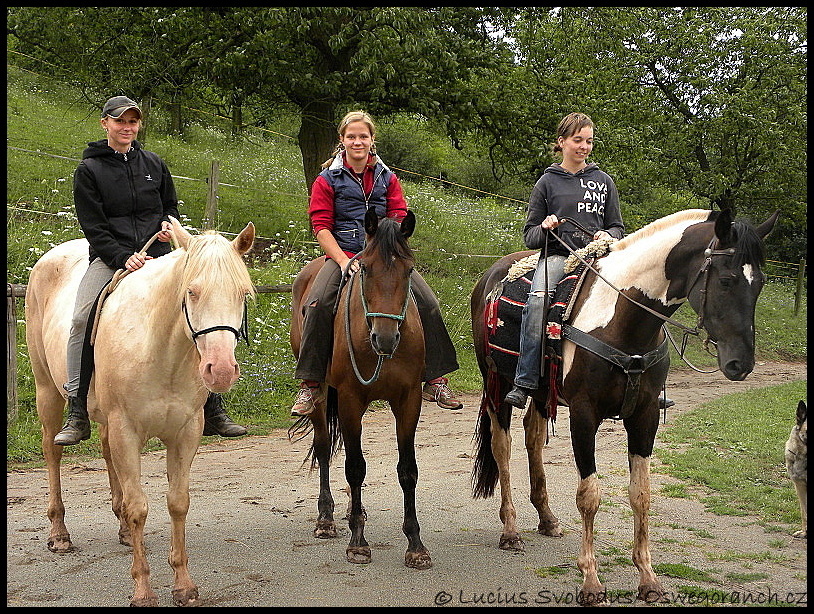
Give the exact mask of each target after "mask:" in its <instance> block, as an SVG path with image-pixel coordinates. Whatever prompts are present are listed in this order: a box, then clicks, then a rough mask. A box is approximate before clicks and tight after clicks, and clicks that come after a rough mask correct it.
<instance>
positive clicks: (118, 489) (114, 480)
mask: <svg viewBox="0 0 814 614" xmlns="http://www.w3.org/2000/svg"><path fill="white" fill-rule="evenodd" d="M99 441H100V442H101V444H102V456H103V457H104V459H105V464H106V465H107V479H108V483H109V484H110V500H111V507H112V509H113V513H114V514H115V515H116V518H118V520H119V543H120V544H123V545H125V546H132V545H133V538H132V536H131V534H130V528H129V527H128V526H127V522H125V520H124V516H123V514H122V485H121V483H120V482H119V476H118V475H117V474H116V467H115V466H114V465H113V458H112V456H111V454H110V442H108V439H107V425H106V424H100V425H99Z"/></svg>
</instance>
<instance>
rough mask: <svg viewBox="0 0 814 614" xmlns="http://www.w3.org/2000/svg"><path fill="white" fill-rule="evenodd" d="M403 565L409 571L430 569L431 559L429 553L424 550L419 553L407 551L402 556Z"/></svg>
mask: <svg viewBox="0 0 814 614" xmlns="http://www.w3.org/2000/svg"><path fill="white" fill-rule="evenodd" d="M404 564H405V565H406V566H407V567H410V568H411V569H429V568H430V567H432V559H431V558H430V553H429V552H428V551H426V550H422V551H421V552H410V551H409V550H408V551H407V552H406V553H405V555H404Z"/></svg>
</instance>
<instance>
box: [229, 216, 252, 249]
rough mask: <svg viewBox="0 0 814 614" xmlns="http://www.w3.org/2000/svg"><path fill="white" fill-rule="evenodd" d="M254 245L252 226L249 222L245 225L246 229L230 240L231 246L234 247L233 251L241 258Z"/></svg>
mask: <svg viewBox="0 0 814 614" xmlns="http://www.w3.org/2000/svg"><path fill="white" fill-rule="evenodd" d="M253 244H254V224H252V223H251V222H249V223H248V224H246V228H244V229H243V230H241V231H240V234H239V235H237V236H236V237H235V238H234V239H233V240H232V245H233V246H234V248H235V250H236V251H237V253H238V254H240V255H241V256H242V255H243V254H245V253H246V252H247V251H249V250H250V249H251V248H252V245H253Z"/></svg>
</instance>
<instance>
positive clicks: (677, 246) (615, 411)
mask: <svg viewBox="0 0 814 614" xmlns="http://www.w3.org/2000/svg"><path fill="white" fill-rule="evenodd" d="M776 220H777V213H775V214H774V215H773V216H772V217H770V218H769V219H768V220H766V221H765V222H764V223H763V224H761V225H760V226H759V227H757V228H755V227H753V226H751V225H749V224H747V223H745V222H740V221H733V219H732V215H731V213H730V212H729V211H720V212H717V211H715V212H711V211H707V210H689V211H682V212H679V213H675V214H672V215H669V216H667V217H664V218H662V219H659V220H656V221H655V222H653V223H651V224H649V225H647V226H645V227H644V228H642V229H641V230H639V231H637V232H635V233H633V234H631V235H629V236H628V237H626V238H624V239H622V240H620V241H618V242H617V243H615V244H614V245H613V246H612V247H611V250H610V252H609V253H608V255H607V256H605V257H603V258H600V259H598V260H596V261H595V263H594V265H593V270H589V271H588V273H587V276H586V277H585V279H584V281H583V282H582V285H581V287H580V289H579V290H578V291H577V293H576V297H575V303H574V305H573V308H572V311H571V315H570V318H571V319H570V321H569V322H568V323H567V325H566V324H564V325H563V334H562V361H561V376H562V379H561V380H560V382H561V383H560V389H559V391H557V392H558V393H559V396H560V398H561V400H562V401H563V402H564V403H565V404H566V405H567V406H568V408H569V414H570V425H571V441H572V446H573V451H574V458H575V461H576V466H577V470H578V472H579V483H578V488H577V495H576V504H577V508H578V509H579V511H580V514H581V516H582V528H583V532H582V541H581V548H580V554H579V558H578V565H579V568H580V570H581V571H582V573H583V584H582V589H581V591H580V598H581V602H582V603H585V604H590V603H597V602H600V601H603V600H604V587H603V586H602V584H601V583H600V581H599V577H598V575H597V563H596V554H595V550H594V541H593V532H594V517H595V516H596V513H597V510H598V508H599V502H600V487H599V479H598V478H597V474H596V460H595V444H596V433H597V430H598V428H599V425H600V424H601V422H602V421H603V420H604V419H606V418H614V419H618V418H621V419H622V420H623V423H624V426H625V430H626V431H627V439H628V460H629V469H630V487H629V499H630V505H631V508H632V510H633V514H634V542H633V562H634V564H635V565H636V567H637V569H638V570H639V576H640V579H639V598H641V599H646V600H654V599H657V598H658V597H660V596H661V595H662V594H663V591H664V589H663V587H662V585H661V583H660V581H659V580H658V578H657V577H656V575H655V573H654V572H653V568H652V565H651V558H650V545H649V537H648V531H649V528H648V510H649V508H650V456H651V454H652V452H653V442H654V439H655V436H656V430H657V428H658V421H659V409H658V395H659V391H661V390H662V389H663V386H664V383H665V380H666V377H667V372H668V369H669V354H668V353H667V351H666V339H665V333H664V331H663V325H664V322H665V319H669V316H670V315H672V314H673V313H674V312H675V311H676V310H677V309H678V308H679V306H680V305H681V304H683V303H684V302H685V301H689V303H690V305H691V306H692V308H693V309H694V310H695V312H696V313H697V314H698V316H699V320H698V326H697V329H699V330H700V329H701V328H703V329H705V330H706V333H707V335H708V336H709V340H710V341H712V342H714V344H715V345H716V346H717V358H718V366H719V368H720V370H721V372H722V373H723V374H724V375H725V376H726V377H727V378H728V379H730V380H733V381H740V380H743V379H744V378H745V377H746V376H747V375H749V373H751V371H752V369H753V367H754V362H755V358H754V354H755V327H754V316H755V304H756V302H757V298H758V295H759V294H760V291H761V289H762V287H763V283H764V277H763V273H762V271H761V265H762V264H763V261H764V248H763V242H762V240H763V238H764V237H765V236H766V235H767V234H768V233H769V231H770V230H771V229H772V228H773V227H774V224H775V222H776ZM530 253H533V252H518V253H515V254H510V255H508V256H505V257H504V258H502V259H501V260H499V261H498V262H497V263H495V264H494V265H493V266H492V267H491V268H490V269H489V270H488V271H487V272H486V273H485V274H484V276H483V277H482V278H481V279H480V281H479V282H478V283H477V285H476V286H475V288H474V290H473V293H472V300H471V308H472V327H473V334H474V341H475V352H476V355H477V358H478V364H479V367H480V369H481V374H482V375H483V380H484V395H483V401H482V405H481V416H480V420H479V431H478V433H476V435H477V437H476V439H477V441H478V443H477V447H478V450H477V455H476V460H475V466H474V469H473V476H472V483H473V493H474V496H476V497H478V496H483V497H487V496H490V495H492V494H493V493H494V488H495V485H496V484H497V482H498V480H499V481H500V486H501V499H502V501H501V507H500V518H501V521H502V522H503V523H504V528H503V534H502V535H501V544H500V545H501V548H504V549H509V550H522V549H523V544H522V540H521V539H520V536H519V534H518V533H517V528H516V525H515V522H516V520H515V518H516V513H515V509H514V505H513V503H512V500H511V483H510V479H509V455H510V449H511V435H510V433H509V425H510V422H511V406H509V405H508V404H506V403H504V402H503V398H504V396H505V395H506V393H507V392H508V390H510V389H511V385H512V380H513V378H514V372H513V371H512V372H497V369H496V367H495V361H493V360H491V359H490V356H489V352H490V350H489V347H488V346H489V343H488V340H489V337H488V335H489V332H488V330H487V322H486V315H487V314H486V312H487V304H488V298H487V297H490V294H491V293H492V291H493V289H494V288H495V286H496V285H497V284H499V283H501V282H502V280H504V279H505V278H506V274H507V271H508V269H509V267H510V266H511V265H512V264H513V263H514V262H516V261H518V260H519V259H521V258H523V257H524V256H526V255H529V254H530ZM599 276H601V278H600V277H599ZM630 299H632V300H630ZM569 325H570V328H569ZM600 342H601V343H600ZM598 346H600V347H598ZM588 348H590V349H588ZM602 348H604V349H602ZM634 382H635V386H634V387H632V388H631V384H632V383H634ZM548 392H549V390H548V389H541V390H539V391H537V392H536V393H535V394H534V395H533V396H534V398H533V399H532V401H531V403H530V405H529V408H528V410H527V413H526V415H525V417H524V420H523V423H524V427H525V432H526V448H527V451H528V458H529V470H530V482H531V493H530V498H531V501H532V503H533V504H534V505H535V507H536V508H537V511H538V514H539V518H540V524H539V526H538V531H539V532H540V533H542V534H544V535H551V536H559V535H562V531H561V529H560V526H559V521H558V520H557V518H556V517H555V516H554V515H553V514H552V513H551V510H550V509H549V506H548V493H547V491H546V485H545V472H544V470H543V462H542V447H543V445H544V443H545V439H546V433H547V423H546V417H547V416H548V413H547V409H546V407H547V404H548V406H551V400H550V399H548V400H547V398H546V397H547V394H548ZM626 393H627V397H628V399H627V401H625V397H626ZM554 403H555V404H556V399H554ZM554 407H556V405H554Z"/></svg>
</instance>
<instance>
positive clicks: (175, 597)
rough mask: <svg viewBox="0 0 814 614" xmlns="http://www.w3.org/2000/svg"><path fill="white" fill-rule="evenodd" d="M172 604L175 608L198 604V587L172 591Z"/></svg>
mask: <svg viewBox="0 0 814 614" xmlns="http://www.w3.org/2000/svg"><path fill="white" fill-rule="evenodd" d="M172 602H173V603H174V604H175V605H177V606H181V607H183V606H194V605H197V603H198V587H197V586H193V587H192V588H176V589H173V591H172Z"/></svg>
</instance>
